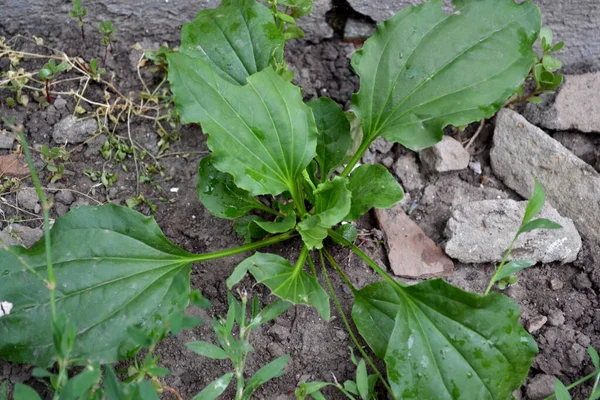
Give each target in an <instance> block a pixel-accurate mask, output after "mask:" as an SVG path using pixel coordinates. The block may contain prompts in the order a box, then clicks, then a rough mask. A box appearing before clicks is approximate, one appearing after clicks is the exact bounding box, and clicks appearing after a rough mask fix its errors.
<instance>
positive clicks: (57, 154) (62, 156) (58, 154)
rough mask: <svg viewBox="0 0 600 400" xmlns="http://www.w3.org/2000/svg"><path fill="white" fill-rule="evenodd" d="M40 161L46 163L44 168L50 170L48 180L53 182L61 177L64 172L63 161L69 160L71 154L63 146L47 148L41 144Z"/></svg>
mask: <svg viewBox="0 0 600 400" xmlns="http://www.w3.org/2000/svg"><path fill="white" fill-rule="evenodd" d="M41 153H42V161H44V164H45V165H46V170H48V172H50V177H49V179H48V180H49V181H50V182H51V183H54V182H56V181H59V180H61V179H62V177H63V174H64V172H65V164H64V163H65V162H67V161H69V159H70V158H71V155H70V154H69V152H68V151H67V149H65V148H64V147H52V148H49V147H48V146H46V145H43V146H42V150H41Z"/></svg>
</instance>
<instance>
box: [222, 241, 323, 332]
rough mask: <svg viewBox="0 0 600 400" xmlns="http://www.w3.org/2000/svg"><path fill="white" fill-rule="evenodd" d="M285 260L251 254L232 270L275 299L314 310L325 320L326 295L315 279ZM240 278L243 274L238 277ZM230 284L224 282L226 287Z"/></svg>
mask: <svg viewBox="0 0 600 400" xmlns="http://www.w3.org/2000/svg"><path fill="white" fill-rule="evenodd" d="M301 267H302V266H300V268H298V269H297V268H295V267H294V266H293V265H292V264H290V262H289V261H288V260H286V259H285V258H283V257H280V256H278V255H275V254H265V253H258V252H257V253H255V254H254V255H253V256H251V257H248V258H246V259H245V260H244V261H242V262H241V263H240V264H239V265H238V266H237V267H236V270H235V271H234V274H236V275H237V276H239V275H240V274H241V273H242V272H244V273H245V271H250V273H251V274H252V275H253V276H254V279H256V280H257V281H258V282H260V283H263V284H265V285H267V287H268V288H269V289H271V291H272V292H273V294H275V295H276V296H278V297H280V298H281V299H283V300H287V301H289V302H291V303H294V304H304V305H308V306H313V307H315V308H316V309H317V311H318V312H319V314H321V317H323V319H324V320H326V321H329V317H330V310H329V296H328V295H327V293H326V292H325V290H323V288H322V287H321V285H320V284H319V282H318V281H317V279H316V278H315V277H313V276H311V275H309V274H307V273H306V272H304V271H302V268H301ZM241 275H242V277H243V274H241ZM230 283H231V282H230V281H229V280H228V281H227V285H228V286H229V284H230Z"/></svg>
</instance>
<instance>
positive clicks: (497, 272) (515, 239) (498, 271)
mask: <svg viewBox="0 0 600 400" xmlns="http://www.w3.org/2000/svg"><path fill="white" fill-rule="evenodd" d="M518 237H519V234H518V233H517V234H516V235H515V237H514V238H513V240H512V242H511V243H510V246H508V250H506V253H505V254H504V257H503V258H502V261H501V262H500V265H499V266H498V268H496V272H494V275H492V278H491V279H490V283H489V284H488V286H487V288H486V289H485V292H484V293H483V295H484V296H487V295H488V293H489V292H490V290H491V289H492V286H494V283H495V282H496V279H495V278H496V276H498V274H499V273H500V271H502V268H504V264H506V261H507V260H508V256H509V255H510V253H512V249H513V246H514V245H515V242H516V241H517V238H518Z"/></svg>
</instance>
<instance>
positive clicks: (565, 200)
mask: <svg viewBox="0 0 600 400" xmlns="http://www.w3.org/2000/svg"><path fill="white" fill-rule="evenodd" d="M490 159H491V165H492V169H493V171H494V174H495V175H496V176H497V177H499V178H500V179H502V181H503V182H504V184H505V185H506V186H508V187H510V188H511V189H513V190H514V191H516V192H517V193H519V194H520V195H521V196H523V197H525V198H529V197H530V196H531V193H532V191H533V186H534V177H536V178H537V179H538V181H539V182H540V184H541V185H542V186H543V187H544V189H545V191H546V201H547V202H548V203H550V204H551V205H552V206H553V207H554V208H556V210H557V211H558V212H559V213H560V214H561V215H563V216H565V217H569V218H571V219H572V220H573V222H574V223H575V226H576V227H577V229H578V230H579V233H580V234H582V235H583V236H585V237H587V238H589V239H590V240H592V241H593V242H595V243H597V244H600V229H598V227H600V174H598V172H596V171H595V170H594V169H593V168H592V167H591V166H589V165H588V164H586V163H585V162H583V161H582V160H581V159H579V158H577V157H576V156H575V155H574V154H573V153H571V152H570V151H569V150H567V149H566V148H565V147H563V146H562V145H561V144H560V143H559V142H557V141H556V140H554V139H552V138H551V137H550V136H548V135H547V134H546V133H545V132H544V131H542V130H541V129H539V128H537V127H536V126H534V125H532V124H530V123H529V122H527V120H526V119H525V118H524V117H523V116H521V115H520V114H518V113H517V112H515V111H512V110H508V109H503V110H500V112H499V113H498V116H497V117H496V129H495V131H494V146H493V148H492V150H491V152H490Z"/></svg>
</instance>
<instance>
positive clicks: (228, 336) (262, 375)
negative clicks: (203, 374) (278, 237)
mask: <svg viewBox="0 0 600 400" xmlns="http://www.w3.org/2000/svg"><path fill="white" fill-rule="evenodd" d="M238 293H239V296H240V300H241V302H238V301H237V300H236V299H235V297H234V296H233V295H232V294H229V296H228V298H229V311H228V312H227V317H226V318H219V319H215V320H214V321H213V328H214V331H215V334H216V335H217V340H218V342H219V345H218V346H217V345H214V344H212V343H208V342H190V343H188V344H187V347H188V348H189V349H190V350H192V351H193V352H194V353H197V354H200V355H201V356H204V357H208V358H212V359H216V360H226V359H229V360H230V361H231V363H232V364H233V373H230V374H226V375H224V376H222V377H221V378H219V380H218V382H219V383H221V385H215V384H214V383H210V384H209V385H208V386H207V387H206V389H204V390H203V391H202V392H201V393H200V394H199V395H198V396H196V397H195V399H203V400H204V399H208V398H210V399H215V398H216V397H217V396H218V395H220V394H221V393H222V392H223V391H225V389H226V388H227V386H228V385H229V382H230V381H231V379H232V377H235V378H236V391H235V400H248V399H250V398H251V396H252V394H253V393H254V392H255V391H256V389H258V388H259V387H261V386H262V385H263V384H265V383H266V382H268V381H270V380H271V379H273V378H276V377H279V376H281V375H283V373H284V368H285V365H286V363H287V361H288V360H289V358H290V356H289V355H287V354H286V355H284V356H281V357H279V358H277V359H275V360H273V361H271V362H270V363H268V364H267V365H265V366H264V367H262V368H260V369H259V370H258V371H257V372H256V373H255V374H254V375H253V376H252V377H250V379H248V380H246V379H245V376H244V368H245V366H246V360H247V358H248V354H249V353H251V352H252V351H254V348H253V347H252V345H250V335H251V333H252V331H253V330H255V329H257V328H258V327H260V326H261V325H262V324H265V323H267V322H269V321H271V320H273V319H275V318H277V317H278V316H279V315H281V314H282V313H283V312H285V311H286V310H287V309H288V308H290V307H291V306H292V304H291V303H289V302H287V301H284V300H280V299H278V300H275V301H274V302H273V303H271V304H269V305H268V306H266V307H265V308H263V309H262V310H261V309H260V303H259V300H258V298H257V297H252V298H249V297H248V293H247V292H246V290H245V289H242V290H239V291H238ZM249 306H250V310H249V309H248V307H249ZM236 323H237V328H238V329H237V331H238V333H237V335H235V336H234V334H233V329H234V327H235V324H236ZM236 337H237V338H236ZM217 389H218V390H217ZM209 392H210V393H211V396H208V394H209Z"/></svg>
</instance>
